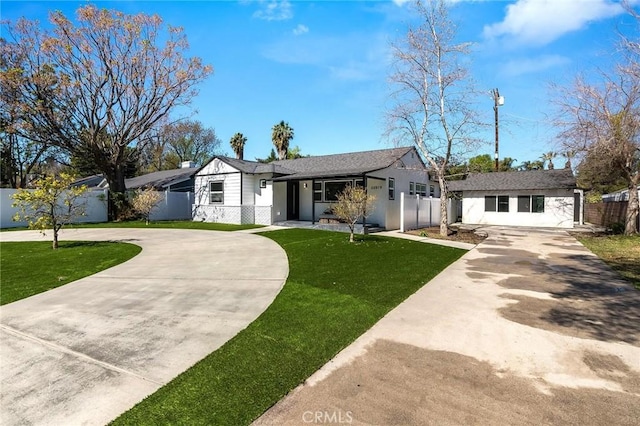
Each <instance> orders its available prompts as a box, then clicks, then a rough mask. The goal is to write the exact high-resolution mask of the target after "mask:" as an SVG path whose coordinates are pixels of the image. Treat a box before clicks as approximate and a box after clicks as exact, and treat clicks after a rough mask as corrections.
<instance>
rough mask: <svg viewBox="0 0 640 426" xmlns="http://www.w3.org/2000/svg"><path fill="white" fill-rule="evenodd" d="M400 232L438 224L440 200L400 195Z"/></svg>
mask: <svg viewBox="0 0 640 426" xmlns="http://www.w3.org/2000/svg"><path fill="white" fill-rule="evenodd" d="M400 209H401V212H400V218H401V221H400V232H405V231H409V230H412V229H420V228H428V227H431V226H434V225H437V224H439V223H440V199H439V198H426V197H423V198H420V196H418V195H406V194H405V193H404V192H402V193H400Z"/></svg>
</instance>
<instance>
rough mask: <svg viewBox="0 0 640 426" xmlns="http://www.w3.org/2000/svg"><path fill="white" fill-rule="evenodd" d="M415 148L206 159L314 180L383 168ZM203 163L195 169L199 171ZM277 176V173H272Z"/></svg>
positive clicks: (283, 176)
mask: <svg viewBox="0 0 640 426" xmlns="http://www.w3.org/2000/svg"><path fill="white" fill-rule="evenodd" d="M411 151H414V152H415V155H416V156H417V158H418V159H419V160H420V161H422V160H421V159H420V156H418V153H417V151H415V148H413V147H402V148H390V149H378V150H374V151H361V152H350V153H346V154H332V155H318V156H313V157H302V158H295V159H292V160H277V161H272V162H271V163H259V162H256V161H247V160H238V159H237V158H231V157H225V156H221V155H217V156H215V157H213V158H212V159H211V160H210V161H209V162H211V161H213V160H214V159H216V158H218V159H219V160H221V161H223V162H225V163H227V164H229V165H230V166H232V167H233V168H235V169H237V170H240V171H241V172H243V173H249V174H259V173H273V174H274V179H273V180H274V181H285V180H294V179H295V180H297V179H313V178H322V177H336V176H354V175H363V174H365V173H369V172H373V171H376V170H380V169H384V168H387V167H389V166H391V165H392V164H394V163H395V162H397V161H398V160H400V159H401V158H402V157H403V156H404V155H405V154H407V153H409V152H411ZM204 167H205V166H203V167H201V168H200V169H198V170H197V171H198V172H199V171H200V170H202V169H203V168H204ZM275 175H279V176H277V177H276V176H275Z"/></svg>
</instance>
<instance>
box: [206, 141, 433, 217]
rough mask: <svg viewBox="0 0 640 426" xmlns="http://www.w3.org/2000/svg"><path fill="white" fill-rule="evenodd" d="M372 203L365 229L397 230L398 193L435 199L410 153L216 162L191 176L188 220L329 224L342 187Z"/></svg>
mask: <svg viewBox="0 0 640 426" xmlns="http://www.w3.org/2000/svg"><path fill="white" fill-rule="evenodd" d="M347 185H356V186H364V187H365V188H366V189H367V192H368V193H369V194H372V195H374V196H375V197H376V202H375V209H374V211H373V213H372V214H371V215H370V216H369V217H368V218H367V223H368V224H371V226H378V227H381V228H385V229H397V228H399V226H400V193H401V192H406V193H409V194H412V195H413V194H416V193H418V194H422V195H424V196H429V195H431V196H433V197H439V195H440V194H439V191H438V188H437V184H436V183H435V182H433V181H431V180H430V176H429V173H428V170H427V168H426V167H425V165H424V163H423V162H422V160H421V159H420V156H419V154H418V152H417V151H416V150H415V148H413V147H403V148H391V149H382V150H375V151H365V152H354V153H347V154H335V155H323V156H316V157H303V158H298V159H294V160H280V161H274V162H271V163H267V164H263V163H258V162H255V161H246V160H239V159H235V158H229V157H224V156H216V157H214V158H213V159H212V160H211V161H209V162H208V163H207V164H205V165H204V166H203V167H202V168H200V169H199V170H198V171H197V173H196V175H195V192H196V193H195V203H194V206H193V207H194V213H193V218H194V220H201V221H207V222H223V223H243V224H246V223H255V224H263V225H269V224H272V223H276V222H280V221H287V220H293V221H308V222H312V223H315V222H323V221H332V220H335V217H334V216H333V215H332V213H331V210H330V208H331V206H332V204H333V203H334V202H335V201H336V200H337V195H338V194H339V193H340V192H341V191H342V190H343V189H344V188H345V187H346V186H347Z"/></svg>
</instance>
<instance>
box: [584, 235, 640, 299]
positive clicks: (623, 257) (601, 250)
mask: <svg viewBox="0 0 640 426" xmlns="http://www.w3.org/2000/svg"><path fill="white" fill-rule="evenodd" d="M576 238H578V240H579V241H580V242H581V243H582V244H583V245H584V246H585V247H586V248H588V249H589V250H591V251H592V252H593V253H595V254H596V255H597V256H598V257H600V258H601V259H602V260H604V261H605V262H606V263H608V264H609V266H611V267H612V268H613V269H614V270H616V271H618V272H619V273H620V275H622V276H623V277H625V278H626V279H628V280H629V281H631V283H632V284H633V285H634V286H635V287H636V288H637V289H638V290H640V235H634V236H626V235H606V236H593V237H592V236H584V235H580V236H576Z"/></svg>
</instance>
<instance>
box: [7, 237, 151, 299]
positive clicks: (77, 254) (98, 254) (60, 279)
mask: <svg viewBox="0 0 640 426" xmlns="http://www.w3.org/2000/svg"><path fill="white" fill-rule="evenodd" d="M140 250H142V249H141V248H140V247H138V246H136V245H133V244H128V243H114V242H106V241H98V242H93V241H60V247H59V248H58V249H57V250H53V249H52V248H51V241H37V242H3V243H0V305H4V304H6V303H11V302H15V301H17V300H20V299H24V298H26V297H29V296H33V295H35V294H38V293H42V292H43V291H47V290H51V289H52V288H56V287H60V286H61V285H64V284H67V283H70V282H71V281H75V280H78V279H80V278H83V277H86V276H89V275H93V274H95V273H97V272H100V271H103V270H105V269H107V268H111V267H112V266H115V265H118V264H119V263H122V262H125V261H127V260H129V259H131V258H132V257H134V256H135V255H137V254H138V253H140Z"/></svg>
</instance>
